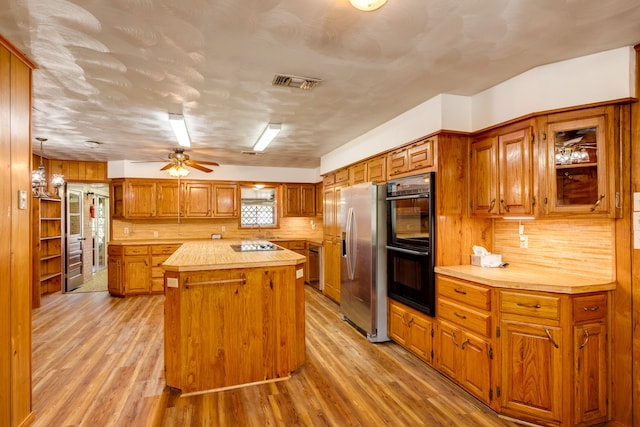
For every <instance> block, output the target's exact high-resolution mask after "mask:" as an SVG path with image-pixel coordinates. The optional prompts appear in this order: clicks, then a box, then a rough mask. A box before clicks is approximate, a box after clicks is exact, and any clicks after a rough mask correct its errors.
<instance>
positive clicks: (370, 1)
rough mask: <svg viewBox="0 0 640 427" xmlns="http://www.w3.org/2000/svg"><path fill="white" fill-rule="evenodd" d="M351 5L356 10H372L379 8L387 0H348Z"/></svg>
mask: <svg viewBox="0 0 640 427" xmlns="http://www.w3.org/2000/svg"><path fill="white" fill-rule="evenodd" d="M349 1H350V2H351V5H352V6H353V7H355V8H356V9H358V10H364V11H365V12H371V11H372V10H376V9H380V8H381V7H382V6H383V5H384V4H385V3H386V2H387V0H349Z"/></svg>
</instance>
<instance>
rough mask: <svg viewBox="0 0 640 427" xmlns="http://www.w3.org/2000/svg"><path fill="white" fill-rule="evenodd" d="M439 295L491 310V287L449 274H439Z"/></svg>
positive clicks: (437, 284) (437, 283)
mask: <svg viewBox="0 0 640 427" xmlns="http://www.w3.org/2000/svg"><path fill="white" fill-rule="evenodd" d="M437 277H438V278H437V281H436V286H437V292H438V297H441V296H442V297H446V298H449V299H452V300H456V301H460V302H462V303H464V304H466V305H470V306H473V307H477V308H479V309H481V310H491V292H490V289H489V288H485V287H482V286H477V285H474V284H472V283H470V282H466V281H463V280H458V279H453V278H451V277H447V276H440V275H438V276H437Z"/></svg>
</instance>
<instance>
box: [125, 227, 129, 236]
mask: <svg viewBox="0 0 640 427" xmlns="http://www.w3.org/2000/svg"><path fill="white" fill-rule="evenodd" d="M124 235H125V236H128V235H129V227H125V228H124Z"/></svg>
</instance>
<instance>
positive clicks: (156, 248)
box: [151, 245, 180, 255]
mask: <svg viewBox="0 0 640 427" xmlns="http://www.w3.org/2000/svg"><path fill="white" fill-rule="evenodd" d="M179 247H180V245H153V246H151V255H172V254H173V253H174V252H175V251H176V250H177V249H178V248H179Z"/></svg>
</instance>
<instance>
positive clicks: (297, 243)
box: [289, 240, 305, 249]
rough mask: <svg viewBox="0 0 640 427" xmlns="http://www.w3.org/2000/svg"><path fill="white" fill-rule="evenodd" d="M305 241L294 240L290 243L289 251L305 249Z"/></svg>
mask: <svg viewBox="0 0 640 427" xmlns="http://www.w3.org/2000/svg"><path fill="white" fill-rule="evenodd" d="M304 246H305V241H304V240H292V241H290V242H289V249H304Z"/></svg>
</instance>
